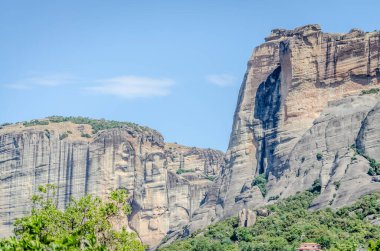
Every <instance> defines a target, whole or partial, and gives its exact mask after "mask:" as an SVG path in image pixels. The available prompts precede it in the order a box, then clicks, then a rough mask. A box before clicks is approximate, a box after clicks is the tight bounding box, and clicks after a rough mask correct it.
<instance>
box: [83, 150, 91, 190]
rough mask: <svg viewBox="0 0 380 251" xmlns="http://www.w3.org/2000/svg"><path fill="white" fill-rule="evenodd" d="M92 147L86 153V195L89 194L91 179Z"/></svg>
mask: <svg viewBox="0 0 380 251" xmlns="http://www.w3.org/2000/svg"><path fill="white" fill-rule="evenodd" d="M90 166H91V163H90V147H87V153H86V178H85V181H84V193H85V194H87V193H88V180H89V177H90Z"/></svg>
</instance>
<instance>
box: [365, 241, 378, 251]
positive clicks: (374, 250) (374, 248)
mask: <svg viewBox="0 0 380 251" xmlns="http://www.w3.org/2000/svg"><path fill="white" fill-rule="evenodd" d="M368 251H380V240H378V241H376V242H374V241H370V242H369V246H368Z"/></svg>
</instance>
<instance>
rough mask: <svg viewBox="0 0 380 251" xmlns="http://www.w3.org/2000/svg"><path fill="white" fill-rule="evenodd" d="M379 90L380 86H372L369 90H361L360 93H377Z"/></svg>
mask: <svg viewBox="0 0 380 251" xmlns="http://www.w3.org/2000/svg"><path fill="white" fill-rule="evenodd" d="M379 92H380V88H372V89H369V90H362V92H361V95H368V94H377V93H379Z"/></svg>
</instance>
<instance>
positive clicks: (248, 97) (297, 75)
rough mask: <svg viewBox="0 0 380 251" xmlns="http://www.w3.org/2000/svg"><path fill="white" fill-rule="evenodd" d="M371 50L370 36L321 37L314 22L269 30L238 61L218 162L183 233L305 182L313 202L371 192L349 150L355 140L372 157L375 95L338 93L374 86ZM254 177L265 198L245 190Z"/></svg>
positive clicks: (379, 67) (378, 64)
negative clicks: (222, 159)
mask: <svg viewBox="0 0 380 251" xmlns="http://www.w3.org/2000/svg"><path fill="white" fill-rule="evenodd" d="M379 51H380V32H362V31H359V30H351V31H350V32H349V33H348V34H330V33H323V32H322V31H321V29H320V27H319V26H318V25H307V26H303V27H300V28H296V29H294V30H282V29H276V30H273V31H272V34H271V35H270V36H269V37H267V38H266V39H265V43H264V44H262V45H260V46H258V47H257V48H255V50H254V52H253V55H252V57H251V58H250V60H249V62H248V69H247V72H246V74H245V77H244V80H243V83H242V86H241V89H240V93H239V97H238V103H237V108H236V111H235V115H234V122H233V128H232V132H231V137H230V143H229V148H228V151H227V153H226V159H227V161H226V165H225V167H224V168H223V170H222V172H221V176H220V177H219V178H218V179H217V183H218V185H215V187H214V191H210V192H208V198H209V199H208V200H207V202H206V203H205V205H204V206H203V207H202V208H200V209H199V210H197V211H196V212H195V214H194V217H193V219H192V223H191V225H190V230H195V229H197V228H200V227H204V226H205V225H207V224H209V223H210V220H209V219H210V218H211V217H216V218H223V217H227V216H231V215H237V214H238V212H239V210H241V209H242V208H254V207H259V206H261V205H263V204H265V203H267V202H268V200H269V198H270V197H272V198H277V197H279V198H282V197H287V196H289V195H292V194H294V193H296V192H297V191H301V190H306V189H308V188H310V187H311V186H312V184H313V182H314V181H315V180H320V182H321V186H322V194H321V196H320V197H319V199H317V201H316V202H315V207H320V206H326V205H327V206H329V205H332V206H340V205H343V204H346V203H348V202H352V201H353V200H354V199H356V198H358V197H359V196H360V195H362V194H364V193H368V192H370V191H374V190H378V189H380V187H379V185H378V183H376V184H375V183H373V182H372V177H370V176H369V175H368V174H367V172H368V168H369V164H368V161H367V160H366V159H364V158H362V157H361V156H355V157H354V154H355V153H354V152H355V151H354V150H352V149H351V148H350V147H351V145H353V144H357V145H358V147H360V148H362V149H363V151H365V152H368V154H369V155H373V157H372V158H376V159H378V158H379V156H380V155H379V154H380V148H379V140H378V138H379V134H378V128H379V126H378V124H376V121H378V118H377V116H378V115H377V112H376V110H377V106H376V103H377V101H378V98H377V97H367V96H362V97H352V98H348V99H344V98H345V97H348V96H353V95H357V94H360V93H361V92H362V90H368V89H372V88H375V87H379V84H380V53H379ZM342 99H343V100H342ZM338 100H342V101H338ZM334 101H336V102H334ZM371 109H373V111H372V110H371ZM368 113H369V114H368ZM367 114H368V116H367ZM318 153H320V154H322V155H323V158H322V159H321V160H317V159H316V155H317V154H318ZM351 157H352V158H353V159H355V160H352V161H351ZM258 175H264V176H265V177H267V179H268V185H267V189H268V193H267V194H266V196H265V197H264V196H262V194H261V192H260V191H259V190H258V188H257V187H256V186H252V181H253V179H254V178H255V177H256V176H258ZM334 184H335V185H334ZM336 184H339V189H335V188H338V185H336ZM334 187H335V188H334ZM215 188H216V189H217V191H215ZM336 190H339V191H336Z"/></svg>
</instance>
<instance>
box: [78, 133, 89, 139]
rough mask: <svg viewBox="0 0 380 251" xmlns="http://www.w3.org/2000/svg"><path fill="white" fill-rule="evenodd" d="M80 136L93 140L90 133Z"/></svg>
mask: <svg viewBox="0 0 380 251" xmlns="http://www.w3.org/2000/svg"><path fill="white" fill-rule="evenodd" d="M80 136H81V137H83V138H88V139H89V138H91V135H90V134H88V133H82V134H81V135H80Z"/></svg>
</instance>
